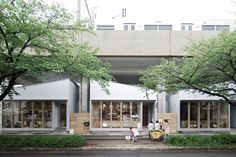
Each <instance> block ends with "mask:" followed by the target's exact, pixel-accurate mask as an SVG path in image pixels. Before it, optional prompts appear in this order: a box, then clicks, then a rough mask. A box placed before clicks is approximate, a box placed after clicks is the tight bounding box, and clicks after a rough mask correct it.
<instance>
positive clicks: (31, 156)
mask: <svg viewBox="0 0 236 157" xmlns="http://www.w3.org/2000/svg"><path fill="white" fill-rule="evenodd" d="M183 156H185V157H190V156H191V157H235V156H236V150H235V151H206V152H201V151H166V152H160V151H79V152H66V153H27V152H19V153H6V154H3V153H0V157H183Z"/></svg>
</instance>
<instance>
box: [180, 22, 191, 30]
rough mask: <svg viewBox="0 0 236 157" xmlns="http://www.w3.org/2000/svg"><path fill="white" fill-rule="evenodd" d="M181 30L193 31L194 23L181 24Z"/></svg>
mask: <svg viewBox="0 0 236 157" xmlns="http://www.w3.org/2000/svg"><path fill="white" fill-rule="evenodd" d="M181 30H182V31H192V30H193V24H192V23H181Z"/></svg>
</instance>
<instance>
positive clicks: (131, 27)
mask: <svg viewBox="0 0 236 157" xmlns="http://www.w3.org/2000/svg"><path fill="white" fill-rule="evenodd" d="M124 30H135V23H124Z"/></svg>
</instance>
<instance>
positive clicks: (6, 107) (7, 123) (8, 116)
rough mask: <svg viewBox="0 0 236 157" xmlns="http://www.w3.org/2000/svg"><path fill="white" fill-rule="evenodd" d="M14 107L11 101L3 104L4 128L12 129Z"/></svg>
mask: <svg viewBox="0 0 236 157" xmlns="http://www.w3.org/2000/svg"><path fill="white" fill-rule="evenodd" d="M12 123H13V122H12V106H11V103H10V101H5V102H3V104H2V127H3V128H12Z"/></svg>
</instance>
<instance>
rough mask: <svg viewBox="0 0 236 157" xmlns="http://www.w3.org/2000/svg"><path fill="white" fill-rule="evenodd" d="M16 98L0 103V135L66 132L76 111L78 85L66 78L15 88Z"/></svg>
mask: <svg viewBox="0 0 236 157" xmlns="http://www.w3.org/2000/svg"><path fill="white" fill-rule="evenodd" d="M15 90H16V91H17V92H18V93H19V95H14V96H13V98H9V97H8V98H5V99H4V101H2V102H1V103H0V115H1V116H0V129H1V132H3V133H4V132H6V133H9V132H38V133H39V132H48V133H50V132H51V133H52V132H54V131H55V130H57V129H59V130H64V131H68V130H69V129H70V113H72V112H78V105H77V104H78V101H79V100H78V98H79V86H78V85H77V84H76V83H74V82H73V81H71V80H70V79H66V80H60V81H54V82H48V83H40V84H35V85H30V86H26V87H20V88H16V89H15Z"/></svg>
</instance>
